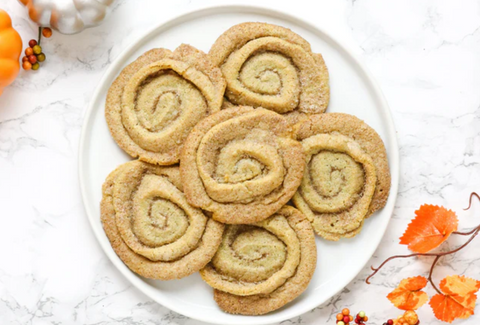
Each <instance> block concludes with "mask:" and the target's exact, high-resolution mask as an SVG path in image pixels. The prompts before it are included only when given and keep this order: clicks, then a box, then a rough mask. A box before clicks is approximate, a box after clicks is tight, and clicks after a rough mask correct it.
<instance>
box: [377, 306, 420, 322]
mask: <svg viewBox="0 0 480 325" xmlns="http://www.w3.org/2000/svg"><path fill="white" fill-rule="evenodd" d="M419 324H420V321H419V320H418V315H417V313H416V312H415V311H413V310H407V311H406V312H405V313H404V314H403V315H401V316H398V317H397V319H395V320H392V319H389V320H388V321H387V322H386V323H383V325H419Z"/></svg>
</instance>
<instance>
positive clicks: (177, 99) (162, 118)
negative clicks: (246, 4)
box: [105, 44, 226, 165]
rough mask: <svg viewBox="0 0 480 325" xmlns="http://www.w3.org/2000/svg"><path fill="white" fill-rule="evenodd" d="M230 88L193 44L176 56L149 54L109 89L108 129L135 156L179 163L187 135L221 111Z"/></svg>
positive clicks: (161, 52) (154, 161)
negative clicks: (203, 121) (207, 118)
mask: <svg viewBox="0 0 480 325" xmlns="http://www.w3.org/2000/svg"><path fill="white" fill-rule="evenodd" d="M225 86H226V83H225V80H224V79H223V77H222V73H221V71H220V69H219V68H217V67H216V66H214V65H213V64H212V62H210V60H209V59H208V56H207V55H206V54H205V53H203V52H202V51H200V50H197V49H195V48H194V47H192V46H190V45H186V44H182V45H181V46H179V47H178V48H177V49H176V50H175V51H174V52H171V51H169V50H166V49H153V50H150V51H148V52H146V53H145V54H143V55H142V56H140V57H139V58H138V59H137V60H135V61H134V62H133V63H131V64H130V65H128V66H127V67H125V69H123V71H122V72H121V73H120V75H119V76H118V77H117V79H116V80H115V81H114V82H113V83H112V85H111V87H110V89H109V90H108V94H107V100H106V105H105V117H106V120H107V124H108V127H109V129H110V132H111V134H112V136H113V138H114V140H115V141H116V142H117V144H118V145H119V146H120V147H121V148H122V149H123V150H125V152H127V153H128V154H129V155H130V156H132V157H134V158H136V157H138V158H140V159H141V160H143V161H147V162H149V163H152V164H159V165H172V164H175V163H178V160H179V154H180V150H181V147H182V144H183V142H184V140H185V138H186V137H187V134H188V132H190V130H191V129H192V128H193V126H195V124H196V123H197V122H198V121H200V120H201V119H202V118H204V117H205V116H207V115H209V114H211V113H214V112H217V111H219V110H220V108H221V105H222V100H223V93H224V91H225Z"/></svg>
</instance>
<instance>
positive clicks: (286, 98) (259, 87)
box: [209, 22, 330, 122]
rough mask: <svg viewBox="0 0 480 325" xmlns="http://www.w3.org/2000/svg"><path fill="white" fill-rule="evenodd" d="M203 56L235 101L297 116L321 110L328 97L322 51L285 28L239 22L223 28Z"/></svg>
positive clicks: (324, 108)
mask: <svg viewBox="0 0 480 325" xmlns="http://www.w3.org/2000/svg"><path fill="white" fill-rule="evenodd" d="M209 56H210V58H211V60H212V62H213V63H214V64H216V65H217V66H219V67H220V68H221V69H222V72H223V74H224V76H225V79H226V81H227V89H226V92H225V96H226V97H227V99H228V101H230V102H232V103H233V104H235V105H248V106H253V107H263V108H266V109H270V110H273V111H275V112H277V113H280V114H285V115H286V116H287V118H288V119H289V120H292V121H293V122H298V121H300V120H302V119H303V118H304V117H305V116H307V115H308V114H319V113H323V112H324V111H325V110H326V108H327V106H328V102H329V98H330V88H329V82H328V70H327V67H326V65H325V62H324V60H323V57H322V55H320V54H317V53H313V52H312V50H311V47H310V44H309V43H308V42H307V41H306V40H305V39H303V38H302V37H301V36H299V35H297V34H296V33H294V32H292V31H291V30H290V29H288V28H285V27H281V26H277V25H272V24H267V23H252V22H249V23H242V24H238V25H235V26H233V27H231V28H230V29H228V30H227V31H226V32H224V33H223V34H222V35H221V36H220V37H219V38H218V39H217V40H216V41H215V43H214V44H213V46H212V48H211V49H210V52H209Z"/></svg>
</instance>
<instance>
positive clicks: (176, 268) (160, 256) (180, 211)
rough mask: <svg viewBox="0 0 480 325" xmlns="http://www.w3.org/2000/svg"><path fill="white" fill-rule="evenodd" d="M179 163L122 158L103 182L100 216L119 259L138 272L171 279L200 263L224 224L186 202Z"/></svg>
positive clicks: (213, 249)
mask: <svg viewBox="0 0 480 325" xmlns="http://www.w3.org/2000/svg"><path fill="white" fill-rule="evenodd" d="M181 190H182V185H181V182H180V175H179V170H178V167H158V166H154V165H150V164H148V163H145V162H141V161H138V160H136V161H131V162H128V163H125V164H123V165H121V166H120V167H118V168H117V169H116V170H114V171H113V172H112V173H111V174H110V175H109V176H108V177H107V179H106V181H105V183H104V185H103V198H102V202H101V221H102V224H103V228H104V230H105V233H106V235H107V237H108V239H109V240H110V243H111V245H112V247H113V249H114V250H115V252H116V253H117V255H118V256H119V257H120V259H122V261H123V262H124V263H125V264H126V265H127V266H128V267H129V268H130V269H131V270H132V271H133V272H135V273H138V274H140V275H141V276H144V277H147V278H152V279H160V280H171V279H179V278H183V277H186V276H188V275H190V274H192V273H195V272H197V271H198V270H200V269H201V268H203V267H204V266H205V265H206V264H207V263H208V262H209V261H210V260H211V258H212V257H213V256H214V254H215V252H216V251H217V248H218V246H219V245H220V242H221V239H222V233H223V228H224V226H223V225H222V224H220V223H218V222H216V221H214V220H212V219H210V218H207V217H206V216H205V215H204V214H203V213H202V211H201V210H200V209H197V208H194V207H192V206H190V205H189V204H188V203H187V200H186V199H185V196H184V195H183V193H182V191H181Z"/></svg>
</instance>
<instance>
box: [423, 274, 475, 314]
mask: <svg viewBox="0 0 480 325" xmlns="http://www.w3.org/2000/svg"><path fill="white" fill-rule="evenodd" d="M440 289H441V290H442V291H443V293H444V294H443V295H442V294H437V295H435V296H433V297H432V299H431V300H430V306H431V307H432V309H433V313H434V314H435V317H437V318H438V319H439V320H441V321H444V322H448V323H451V322H453V321H454V320H455V319H457V318H462V319H466V318H469V317H470V316H472V315H473V314H474V309H475V303H476V301H477V295H476V294H475V293H476V292H477V291H478V290H479V289H480V281H477V280H474V279H470V278H467V277H464V276H458V275H454V276H447V277H446V278H445V279H443V280H442V282H440Z"/></svg>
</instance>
